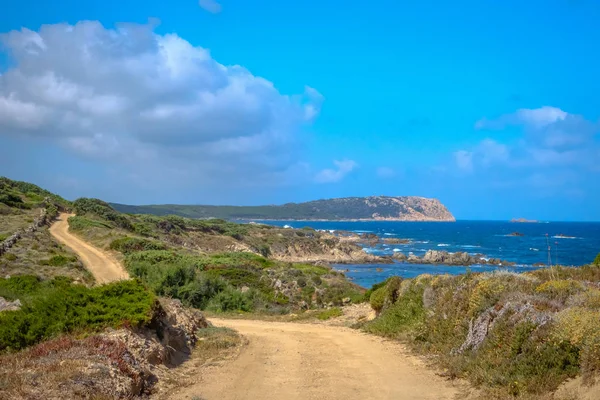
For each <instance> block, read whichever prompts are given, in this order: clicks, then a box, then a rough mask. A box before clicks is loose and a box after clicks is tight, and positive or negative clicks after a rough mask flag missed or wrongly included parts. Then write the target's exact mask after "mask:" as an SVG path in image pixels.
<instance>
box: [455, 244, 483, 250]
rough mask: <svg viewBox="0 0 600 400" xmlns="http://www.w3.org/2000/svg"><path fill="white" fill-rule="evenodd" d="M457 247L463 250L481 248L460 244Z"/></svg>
mask: <svg viewBox="0 0 600 400" xmlns="http://www.w3.org/2000/svg"><path fill="white" fill-rule="evenodd" d="M458 247H462V248H463V249H478V248H481V246H475V245H473V244H461V245H460V246H458Z"/></svg>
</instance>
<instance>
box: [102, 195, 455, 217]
mask: <svg viewBox="0 0 600 400" xmlns="http://www.w3.org/2000/svg"><path fill="white" fill-rule="evenodd" d="M111 206H112V207H113V208H115V209H116V210H118V211H120V212H124V213H128V214H154V215H159V216H160V215H169V214H172V215H179V216H182V217H189V218H223V219H258V220H312V221H315V220H326V221H333V220H344V221H455V220H456V219H455V218H454V216H453V215H452V214H451V213H450V211H448V209H447V208H446V207H445V206H444V205H443V204H442V203H441V202H440V201H439V200H437V199H428V198H424V197H416V196H401V197H390V196H370V197H345V198H337V199H326V200H315V201H309V202H306V203H287V204H283V205H267V206H207V205H176V204H163V205H142V206H132V205H125V204H115V203H112V204H111Z"/></svg>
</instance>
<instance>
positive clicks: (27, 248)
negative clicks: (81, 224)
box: [0, 177, 93, 283]
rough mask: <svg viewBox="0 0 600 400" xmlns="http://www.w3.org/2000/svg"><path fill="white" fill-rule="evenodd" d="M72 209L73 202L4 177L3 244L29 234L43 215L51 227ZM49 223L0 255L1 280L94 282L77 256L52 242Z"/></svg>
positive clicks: (0, 189)
mask: <svg viewBox="0 0 600 400" xmlns="http://www.w3.org/2000/svg"><path fill="white" fill-rule="evenodd" d="M69 207H71V203H70V202H69V201H67V200H65V199H63V198H62V197H60V196H58V195H56V194H54V193H51V192H49V191H47V190H44V189H42V188H40V187H39V186H36V185H33V184H31V183H27V182H19V181H13V180H10V179H8V178H4V177H0V243H1V242H3V241H4V240H6V239H7V238H9V237H11V236H12V235H13V234H15V233H17V232H25V230H26V229H27V228H29V227H31V225H32V224H33V223H34V221H35V220H36V219H38V218H39V217H40V215H41V214H42V212H45V213H47V215H48V218H47V219H48V223H49V222H50V221H51V220H52V218H53V217H54V216H55V215H56V214H57V213H58V211H59V209H67V208H69ZM48 223H47V224H44V225H42V226H40V227H39V228H38V229H36V230H35V231H34V232H28V233H23V234H22V235H21V237H20V238H19V240H17V241H16V243H15V244H14V245H12V246H11V248H10V249H9V250H8V251H7V252H5V253H4V254H1V252H0V276H7V275H8V276H13V275H35V276H37V277H40V278H43V279H52V278H54V277H57V276H67V277H70V278H71V279H74V280H76V281H79V282H87V283H90V282H92V281H93V278H92V277H91V275H90V274H89V273H88V272H87V271H86V270H85V269H84V268H83V265H82V264H81V262H79V260H77V257H76V256H75V254H73V253H72V252H71V251H70V250H69V249H67V248H66V247H64V246H62V245H61V244H59V243H57V242H56V241H55V240H54V239H53V238H52V236H51V235H50V233H49V231H48Z"/></svg>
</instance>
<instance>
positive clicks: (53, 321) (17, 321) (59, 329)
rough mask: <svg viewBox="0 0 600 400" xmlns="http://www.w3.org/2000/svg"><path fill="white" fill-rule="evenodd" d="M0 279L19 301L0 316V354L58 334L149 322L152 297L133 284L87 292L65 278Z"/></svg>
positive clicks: (83, 287)
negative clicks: (46, 279)
mask: <svg viewBox="0 0 600 400" xmlns="http://www.w3.org/2000/svg"><path fill="white" fill-rule="evenodd" d="M13 279H16V281H15V282H8V283H7V282H2V280H0V282H1V283H0V287H4V288H8V289H9V290H11V291H12V295H13V296H18V297H19V298H20V299H21V301H22V302H23V303H24V304H23V306H22V307H21V309H20V310H18V311H5V312H2V313H0V351H1V350H5V349H7V348H11V349H15V350H18V349H22V348H24V347H27V346H30V345H33V344H35V343H38V342H40V341H42V340H46V339H49V338H51V337H53V336H56V335H58V334H61V333H68V332H78V331H98V330H100V329H103V328H105V327H107V326H113V327H116V326H119V325H121V324H130V325H132V326H141V325H143V324H146V323H148V322H149V321H150V319H151V317H152V310H153V307H154V304H155V298H154V295H153V294H151V293H150V292H149V291H148V290H146V289H145V288H144V286H143V285H142V284H141V283H140V282H139V281H135V280H129V281H121V282H117V283H111V284H108V285H104V286H98V287H94V288H87V287H85V286H82V285H74V284H71V283H70V282H69V281H68V279H64V278H63V279H55V280H53V281H47V282H39V281H36V279H35V278H32V277H16V278H10V279H5V280H4V281H12V280H13Z"/></svg>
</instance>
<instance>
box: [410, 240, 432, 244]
mask: <svg viewBox="0 0 600 400" xmlns="http://www.w3.org/2000/svg"><path fill="white" fill-rule="evenodd" d="M409 240H410V239H409ZM414 243H419V244H427V243H429V240H415V241H414Z"/></svg>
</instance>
